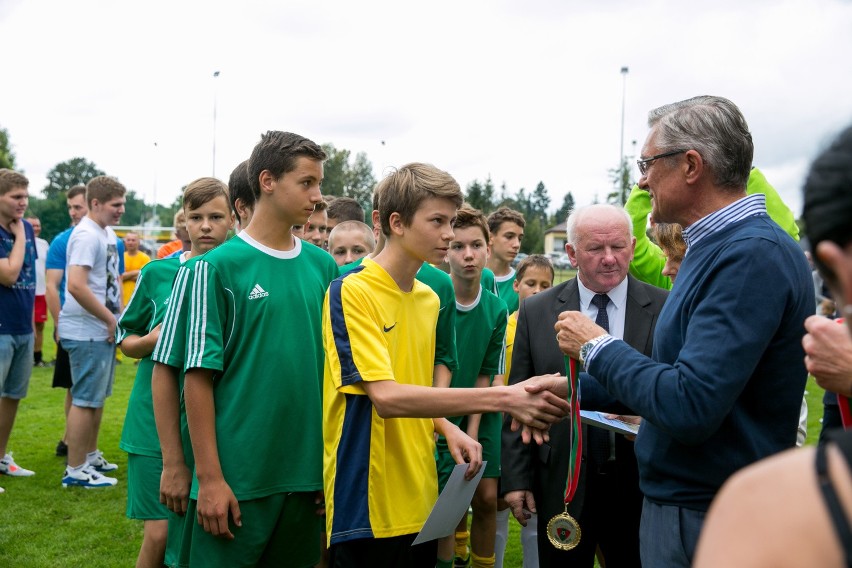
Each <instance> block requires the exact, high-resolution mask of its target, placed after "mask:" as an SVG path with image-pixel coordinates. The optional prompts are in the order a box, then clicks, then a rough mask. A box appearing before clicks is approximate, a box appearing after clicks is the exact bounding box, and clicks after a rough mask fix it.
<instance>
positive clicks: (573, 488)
mask: <svg viewBox="0 0 852 568" xmlns="http://www.w3.org/2000/svg"><path fill="white" fill-rule="evenodd" d="M565 370H566V373H565V374H566V375H568V402H570V403H571V417H570V422H569V425H568V433H569V434H568V439H569V440H570V442H571V455H570V458H569V460H568V479H567V480H566V482H565V507H566V509H567V507H568V503H570V502H571V500H572V499H573V498H574V494H575V493H576V492H577V484H578V483H579V480H580V465H581V464H582V461H583V460H582V455H583V427H582V425H581V424H580V382H579V375H578V374H577V360H576V359H572V358H570V357H565Z"/></svg>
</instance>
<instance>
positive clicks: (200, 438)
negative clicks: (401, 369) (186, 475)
mask: <svg viewBox="0 0 852 568" xmlns="http://www.w3.org/2000/svg"><path fill="white" fill-rule="evenodd" d="M325 158H326V154H325V152H324V151H323V150H322V148H321V147H320V146H319V145H317V144H316V143H314V142H312V141H310V140H308V139H306V138H304V137H302V136H298V135H296V134H292V133H286V132H277V131H270V132H267V133H266V134H264V135H263V137H262V139H261V141H260V143H258V145H257V146H255V148H254V151H253V152H252V155H251V157H250V158H249V165H248V171H249V172H250V175H251V183H252V187H253V189H254V193H255V196H257V197H258V201H257V205H256V207H255V211H254V216H253V217H252V220H251V223H250V224H249V226H248V227H246V228H245V230H243V231H241V232H240V233H239V234H238V235H237V236H236V237H234V238H233V239H231V240H230V241H228V242H227V243H225V244H223V245H222V246H220V247H218V248H216V249H214V250H212V251H210V252H209V253H207V254H206V255H204V257H203V258H201V259H200V260H199V261H198V262H197V263H196V264H195V268H194V271H193V273H194V275H193V282H192V297H191V301H190V308H189V328H188V336H187V337H188V341H187V352H186V363H185V368H186V376H185V385H184V396H185V398H186V412H187V419H188V423H189V431H190V438H191V441H192V452H193V456H194V458H195V473H196V475H195V479H194V480H193V484H192V491H191V494H190V497H191V498H192V499H193V500H194V501H195V505H196V507H197V514H198V520H199V522H200V524H196V525H195V526H194V529H193V532H192V547H191V550H190V557H189V562H190V565H197V566H235V565H252V566H253V565H258V564H260V565H269V566H312V565H313V564H315V563H316V562H317V560H318V559H319V532H320V518H319V516H318V515H317V505H316V503H317V492H318V491H319V490H320V489H321V488H322V434H321V428H322V426H321V423H322V406H321V392H320V373H321V372H322V364H323V356H322V343H321V332H320V321H321V313H322V299H323V295H324V294H325V290H326V288H327V286H328V284H329V282H331V281H332V280H333V279H334V278H335V277H336V275H337V265H336V264H335V263H334V260H333V259H332V258H331V256H329V255H328V253H326V252H325V251H323V250H321V249H319V248H317V247H314V246H311V245H306V244H304V243H303V242H302V241H301V240H299V239H296V238H295V237H294V236H293V235H292V233H291V228H292V227H293V225H297V224H304V223H305V222H307V220H308V217H310V215H311V213H312V212H313V209H314V207H315V205H316V204H317V203H319V202H320V201H321V200H322V196H321V194H320V183H321V182H322V178H323V160H325ZM259 338H260V339H259ZM270 420H274V421H275V422H274V425H273V426H272V427H271V426H270V424H271V423H270ZM280 432H289V433H291V435H288V436H284V437H282V436H281V435H280ZM243 519H245V522H243Z"/></svg>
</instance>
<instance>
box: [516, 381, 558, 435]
mask: <svg viewBox="0 0 852 568" xmlns="http://www.w3.org/2000/svg"><path fill="white" fill-rule="evenodd" d="M558 380H559V379H558V377H553V378H552V379H549V380H547V381H544V382H546V383H547V385H552V386H553V388H554V390H558V389H556V384H557V381H558ZM527 386H528V385H526V384H525V383H517V384H515V385H512V386H509V387H506V388H508V389H510V390H511V394H512V398H513V402H512V404H510V405H509V406H508V410H509V414H511V415H512V418H514V419H515V420H516V421H517V422H519V423H521V424H524V425H527V426H532V427H533V428H536V429H538V430H545V429H547V428H548V426H549V425H550V424H552V423H554V422H557V421H559V420H562V419H563V418H564V417H565V416H567V415H568V412H569V411H570V410H571V405H570V404H568V401H567V400H565V399H564V398H562V397H560V396H557V395H556V394H554V393H552V392H550V390H546V388H545V386H543V385H535V386H533V385H529V386H530V388H527Z"/></svg>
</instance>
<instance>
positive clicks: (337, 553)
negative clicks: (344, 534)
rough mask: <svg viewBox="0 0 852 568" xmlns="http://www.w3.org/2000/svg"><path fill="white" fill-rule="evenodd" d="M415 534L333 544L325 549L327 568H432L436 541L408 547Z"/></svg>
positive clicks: (436, 558) (436, 551)
mask: <svg viewBox="0 0 852 568" xmlns="http://www.w3.org/2000/svg"><path fill="white" fill-rule="evenodd" d="M416 536H417V535H416V534H407V535H403V536H395V537H390V538H361V539H357V540H350V541H347V542H341V543H339V544H332V545H331V548H329V549H328V565H329V567H330V568H360V567H361V566H370V568H398V567H399V566H406V567H411V568H435V563H436V562H437V560H438V541H437V540H431V541H429V542H424V543H422V544H418V545H417V546H411V543H412V542H414V538H415V537H416Z"/></svg>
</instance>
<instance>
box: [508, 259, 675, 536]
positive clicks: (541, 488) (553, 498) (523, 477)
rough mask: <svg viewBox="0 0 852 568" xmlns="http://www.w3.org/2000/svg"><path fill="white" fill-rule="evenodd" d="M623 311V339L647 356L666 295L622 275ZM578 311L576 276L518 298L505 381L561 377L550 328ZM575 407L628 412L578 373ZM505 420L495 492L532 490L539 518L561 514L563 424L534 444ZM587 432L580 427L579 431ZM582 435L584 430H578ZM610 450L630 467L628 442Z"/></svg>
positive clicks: (575, 506)
mask: <svg viewBox="0 0 852 568" xmlns="http://www.w3.org/2000/svg"><path fill="white" fill-rule="evenodd" d="M627 279H628V282H627V310H626V314H625V321H624V341H625V342H626V343H628V344H629V345H631V346H632V347H633V348H634V349H636V350H638V351H640V352H642V353H644V354H646V355H648V356H650V355H651V348H652V346H653V337H654V327H655V325H656V322H657V318H658V316H659V314H660V310H662V308H663V304H664V302H665V300H666V296H667V295H668V292H667V291H665V290H662V289H660V288H656V287H654V286H651V285H648V284H645V283H643V282H640V281H639V280H637V279H635V278H633V277H632V276H630V275H628V276H627ZM579 309H580V291H579V287H578V285H577V280H576V278H573V279H571V280H568V281H566V282H563V283H561V284H559V285H557V286H554V287H553V288H551V289H549V290H546V291H544V292H542V293H540V294H536V295H535V296H531V297H529V298H527V299H526V300H524V302H523V304H522V306H521V310H520V313H519V314H518V326H517V331H516V334H515V342H514V347H513V354H512V368H511V374H510V376H509V383H510V384H515V383H518V382H520V381H523V380H525V379H528V378H529V377H534V376H536V375H543V374H547V373H560V374H565V359H564V355H563V354H562V352H561V351H560V350H559V345H558V343H557V342H556V332H555V331H554V329H553V326H554V324H555V323H556V321H557V319H558V316H559V314H560V313H561V312H564V311H566V310H575V311H577V310H579ZM580 380H581V388H580V393H581V396H582V398H581V400H580V406H581V407H582V408H584V409H587V410H605V411H612V412H620V413H625V414H629V409H627V408H626V407H623V405H620V404H618V402H617V401H616V400H614V399H612V397H610V396H609V395H608V394H607V393H606V391H605V390H604V389H603V387H601V386H600V385H599V384H598V382H597V381H596V380H595V379H594V378H593V377H590V376H589V375H587V374H586V373H581V377H580ZM509 423H510V420H507V421H506V424H505V425H504V428H503V435H502V458H501V463H502V470H501V479H500V484H501V493H503V494H505V493H508V492H509V491H515V490H532V491H533V494H534V496H535V498H536V507H537V509H538V514H539V518H540V519H544V520H545V522H546V520H548V519H550V518H551V517H553V516H554V515H556V514H558V513H561V512H562V510H563V508H564V504H563V499H562V498H563V497H564V492H565V482H566V479H567V475H568V459H569V455H568V454H569V451H568V449H569V440H568V426H569V423H568V421H567V420H563V421H562V422H559V423H557V424H554V425H553V426H552V427H551V429H550V442H549V443H545V444H542V445H541V446H537V445H536V444H535V443H532V444H530V445H524V444H523V442H522V441H521V438H520V433H519V432H512V431H511V429H510V428H509ZM585 430H587V428H584V431H585ZM584 434H585V432H584ZM616 440H617V446H616V451H617V452H618V451H619V446H622V447H623V448H625V449H626V451H625V449H622V450H621V453H622V454H624V453H627V454H628V455H629V457H630V458H631V459H632V463H633V465H632V467H633V468H635V467H636V466H635V461H636V460H635V456H633V454H632V442H629V441H627V440H626V439H625V438H624V437H623V436H617V437H616ZM587 450H588V447H587V445H586V444H584V448H583V454H584V464H583V468H582V472H581V478H580V484H579V486H578V488H577V493H576V497H575V498H574V500H573V501H572V502H571V505H570V507H569V513H570V514H571V515H572V516H573V517H574V518H579V517H580V514H581V512H582V506H583V498H582V496H583V491H584V480H585V470H586V469H587V468H586V465H587V459H586V457H587Z"/></svg>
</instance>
